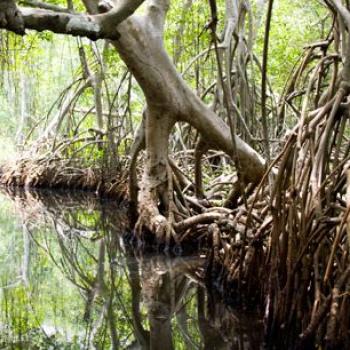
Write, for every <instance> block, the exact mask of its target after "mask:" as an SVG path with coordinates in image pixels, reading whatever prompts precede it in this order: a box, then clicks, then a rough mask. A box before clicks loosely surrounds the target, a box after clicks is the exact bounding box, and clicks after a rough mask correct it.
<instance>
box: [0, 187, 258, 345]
mask: <svg viewBox="0 0 350 350" xmlns="http://www.w3.org/2000/svg"><path fill="white" fill-rule="evenodd" d="M127 231H128V230H127V220H126V211H125V209H124V208H120V207H118V206H117V205H116V204H115V203H113V202H111V201H110V202H108V201H104V202H101V201H100V200H98V199H96V198H95V197H94V196H93V195H88V194H75V195H72V194H70V195H68V194H63V193H61V194H60V193H57V192H25V193H24V192H20V193H16V194H14V193H8V192H5V191H1V192H0V349H152V350H153V349H159V350H168V349H208V350H209V349H260V348H262V345H261V344H262V341H261V339H262V337H261V334H262V332H261V328H262V327H261V322H259V320H258V319H257V318H256V317H252V316H250V315H249V314H248V313H246V312H242V311H240V312H235V311H234V310H231V309H229V308H228V307H227V306H225V305H223V303H221V302H219V301H217V300H216V299H213V297H212V296H211V295H210V294H208V292H207V290H206V288H205V284H204V281H203V268H204V264H205V260H204V258H203V257H201V256H200V255H197V256H184V257H166V256H164V255H161V254H158V255H156V254H142V253H141V252H140V251H134V250H133V249H132V248H131V247H130V245H128V244H127V241H126V239H125V236H126V235H125V234H126V233H127Z"/></svg>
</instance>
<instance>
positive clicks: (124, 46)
mask: <svg viewBox="0 0 350 350" xmlns="http://www.w3.org/2000/svg"><path fill="white" fill-rule="evenodd" d="M147 5H148V6H147V9H146V13H145V15H142V16H138V15H133V16H131V17H129V18H128V19H127V20H125V21H124V22H122V23H121V24H120V25H119V26H118V32H119V33H120V39H119V40H118V41H114V42H113V44H114V46H115V47H116V49H117V50H118V52H119V54H120V56H121V57H122V59H123V61H124V62H125V63H126V65H127V66H128V68H129V69H130V71H131V72H132V74H133V75H134V77H135V78H136V80H137V81H138V83H139V85H140V87H141V88H142V90H143V92H144V94H145V97H146V102H147V113H146V163H145V167H144V175H143V178H142V184H141V186H140V189H141V190H140V194H139V214H140V215H141V217H142V219H143V220H142V221H141V222H142V224H145V225H146V226H147V227H148V228H149V229H151V230H152V231H157V230H158V229H159V228H160V227H163V228H164V227H165V224H166V220H165V218H164V217H162V216H160V213H159V210H158V205H159V204H160V203H161V204H163V205H165V207H166V205H167V163H168V139H169V134H170V132H171V129H172V127H173V126H174V124H175V123H176V122H177V121H182V122H187V123H189V124H191V125H192V126H194V127H195V128H196V129H197V130H198V131H199V132H200V133H201V134H202V136H203V137H204V138H205V140H206V141H207V142H208V143H209V144H210V146H211V147H212V148H217V149H220V150H223V151H224V152H226V153H227V154H229V155H230V156H233V152H234V148H233V142H232V136H231V133H230V129H229V127H228V126H227V125H226V123H225V122H224V121H223V120H222V119H221V118H219V117H218V116H217V115H216V114H215V113H214V112H213V111H211V110H210V109H209V108H208V107H207V106H206V105H205V104H204V103H203V102H202V101H201V100H200V99H199V98H198V97H197V96H196V95H195V94H194V93H193V91H192V90H191V89H190V88H189V87H188V85H187V84H186V82H185V81H184V80H183V79H182V77H181V75H180V74H179V73H178V72H177V71H176V69H175V66H174V64H173V63H172V61H171V59H170V57H169V56H168V54H167V53H166V51H165V49H164V46H163V29H164V28H163V27H164V19H165V15H166V12H167V9H168V1H167V0H163V1H162V0H155V1H147ZM235 139H236V140H235V141H236V147H237V156H238V159H239V162H240V166H241V168H242V175H243V178H244V180H245V182H247V183H248V182H253V183H256V182H257V181H259V179H260V178H261V176H262V174H263V172H264V169H265V164H264V160H263V159H262V158H261V157H260V156H259V154H258V153H257V152H256V151H254V150H253V149H252V148H251V147H250V146H249V145H248V144H246V143H245V142H243V141H242V140H241V139H240V138H239V137H237V136H235Z"/></svg>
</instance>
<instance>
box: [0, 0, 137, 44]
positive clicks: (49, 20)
mask: <svg viewBox="0 0 350 350" xmlns="http://www.w3.org/2000/svg"><path fill="white" fill-rule="evenodd" d="M143 2H144V0H121V1H119V2H118V5H117V6H116V7H114V8H113V9H111V10H110V11H109V12H106V13H103V14H98V15H94V16H90V15H83V14H72V13H62V12H57V11H51V10H45V9H32V8H20V9H18V8H17V7H16V4H15V2H14V1H13V0H0V28H4V29H7V30H10V31H13V32H15V33H17V34H21V35H23V34H24V29H34V30H37V31H44V30H49V31H52V32H54V33H59V34H70V35H73V36H84V37H88V38H89V39H91V40H97V39H111V40H116V39H118V38H119V33H118V31H117V26H118V24H120V23H121V22H122V21H124V20H125V19H127V18H128V17H129V16H131V15H132V14H133V13H134V12H135V11H136V9H137V8H138V7H139V6H140V5H141V4H142V3H143Z"/></svg>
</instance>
